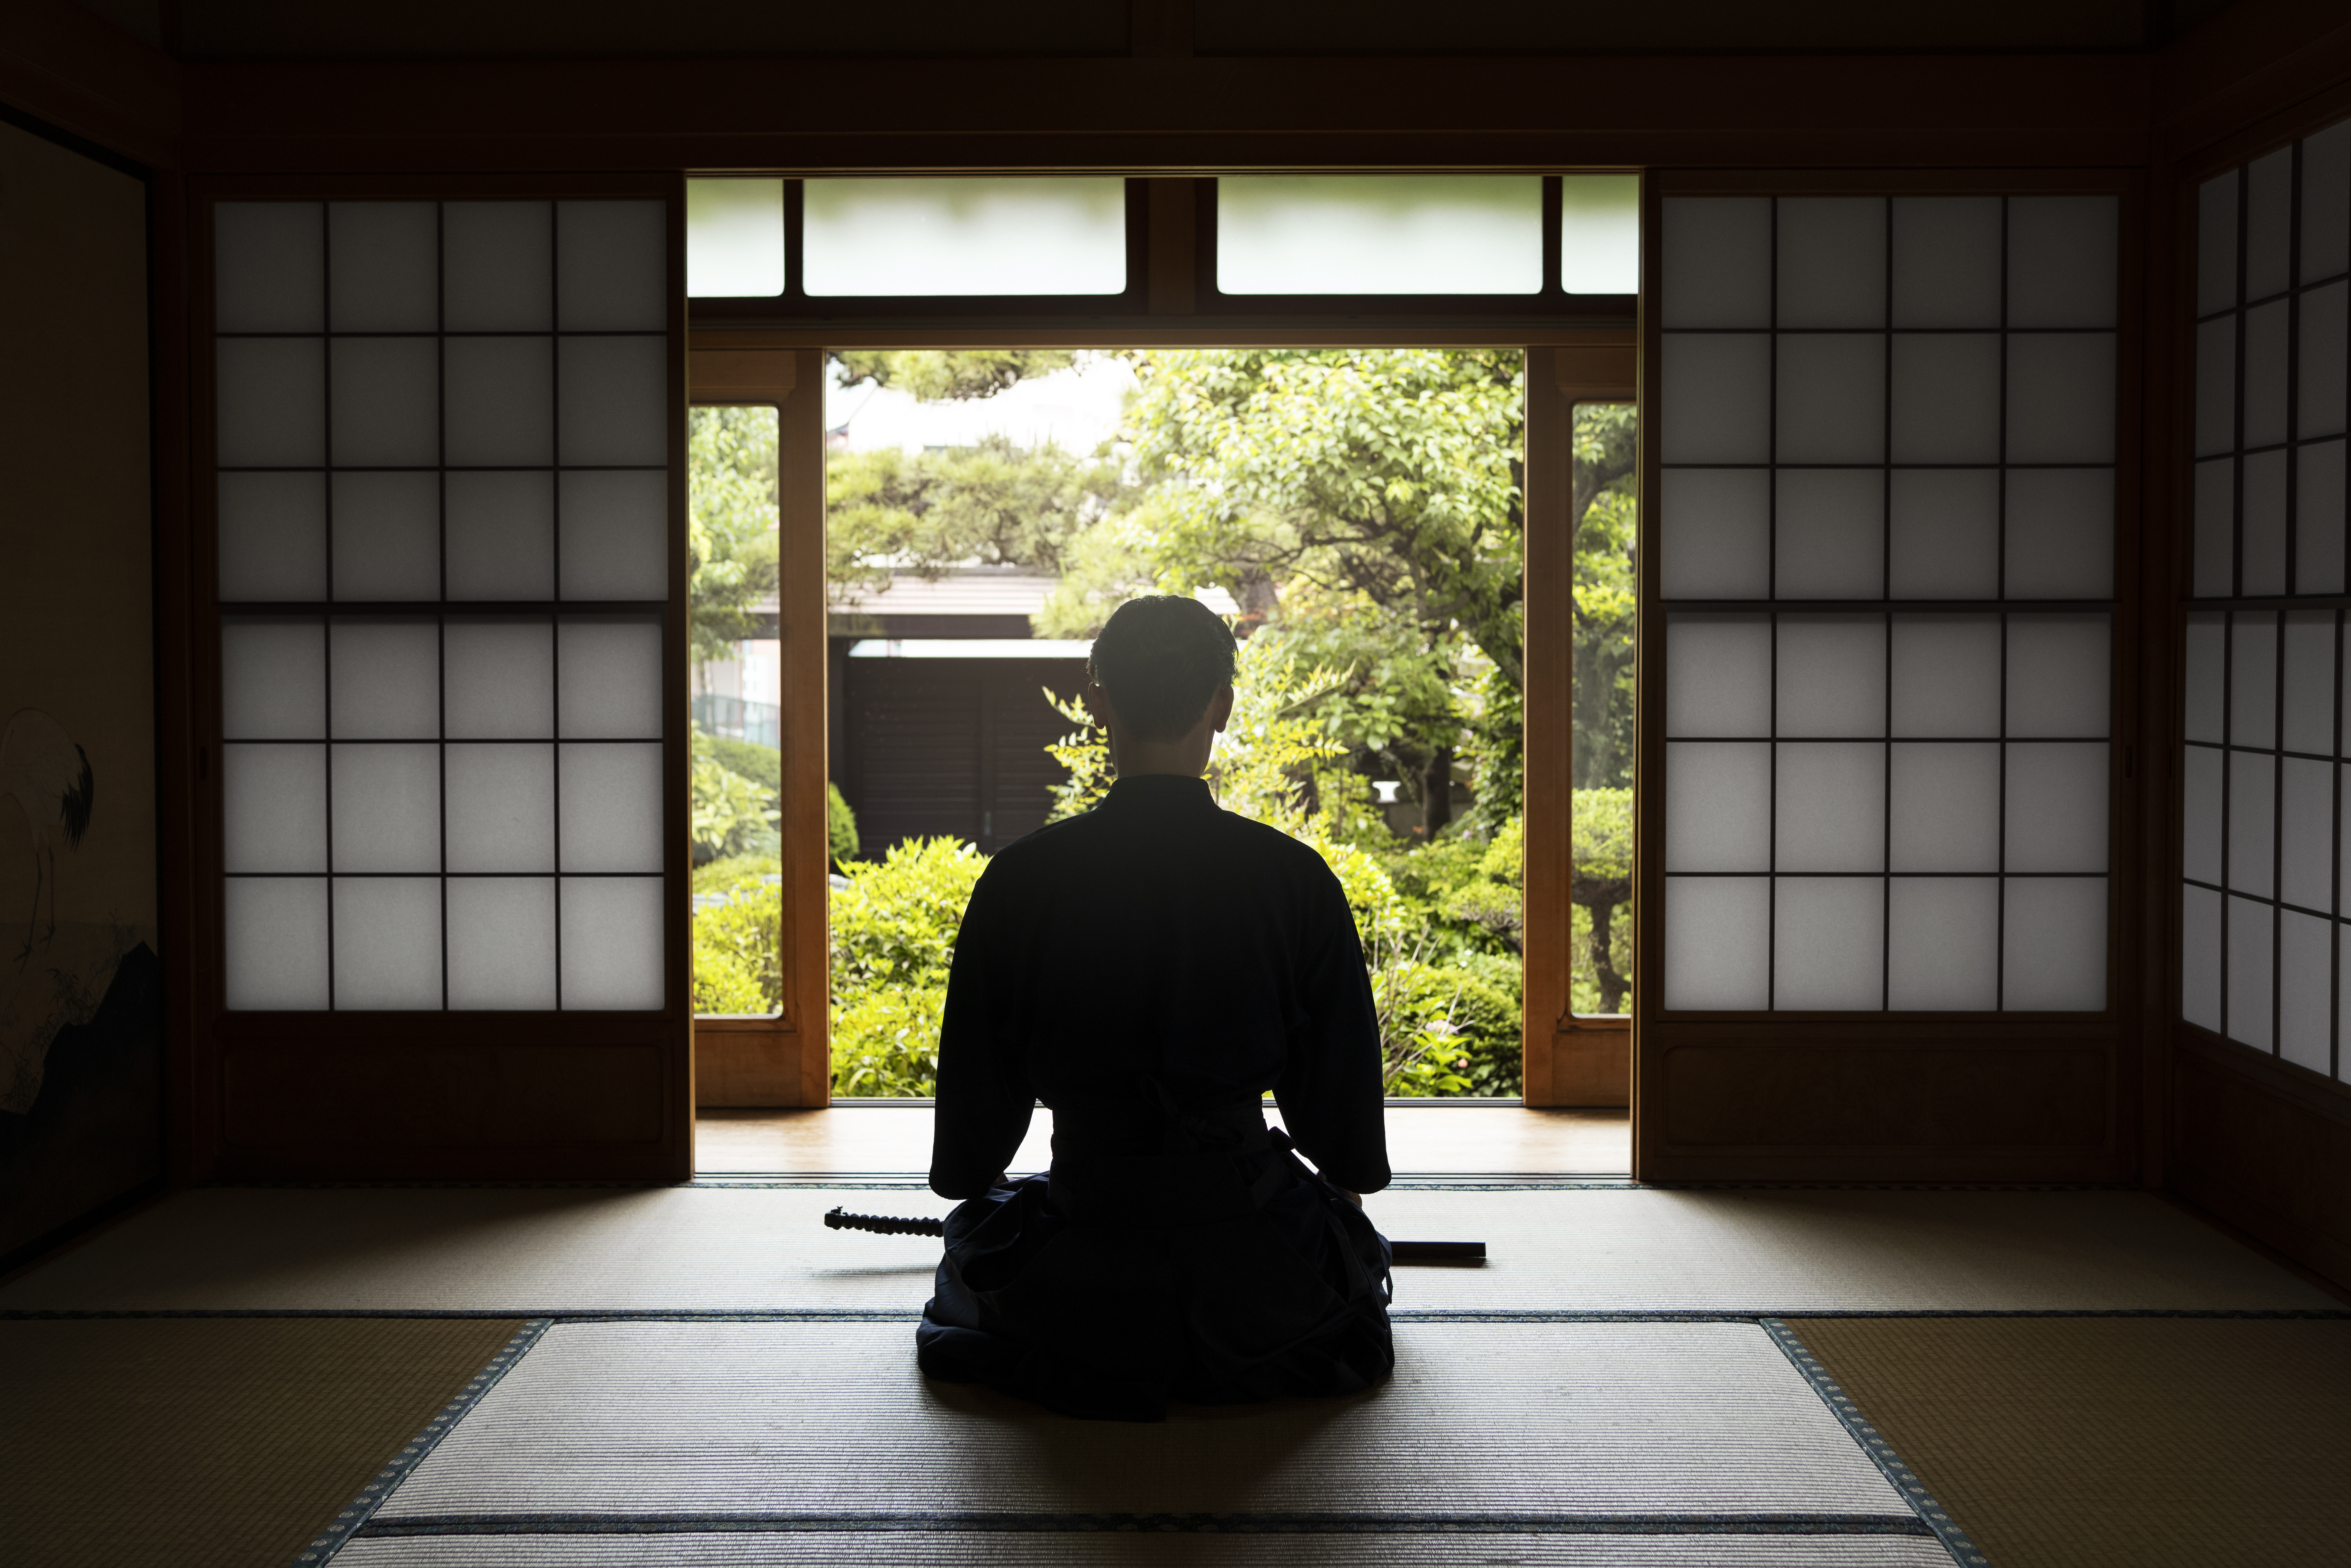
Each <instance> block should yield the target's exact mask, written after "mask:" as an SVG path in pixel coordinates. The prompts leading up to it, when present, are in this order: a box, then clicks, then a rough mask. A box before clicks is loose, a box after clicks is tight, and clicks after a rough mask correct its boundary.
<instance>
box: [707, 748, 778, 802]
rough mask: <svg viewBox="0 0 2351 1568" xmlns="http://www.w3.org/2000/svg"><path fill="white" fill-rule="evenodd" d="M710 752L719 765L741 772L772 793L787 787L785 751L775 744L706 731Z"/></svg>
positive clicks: (731, 770)
mask: <svg viewBox="0 0 2351 1568" xmlns="http://www.w3.org/2000/svg"><path fill="white" fill-rule="evenodd" d="M702 738H703V739H704V740H705V742H706V743H707V744H708V748H709V752H710V755H711V756H712V757H714V758H716V759H717V761H718V766H719V767H721V768H725V769H726V771H727V772H729V773H739V774H741V775H742V776H743V777H744V778H746V779H749V780H751V782H752V783H754V784H757V785H758V787H759V788H760V789H765V790H767V791H768V793H769V794H771V795H774V794H780V793H781V792H782V790H783V788H784V754H783V753H782V752H780V751H778V750H777V749H776V748H775V747H772V746H761V745H758V743H757V742H754V741H748V740H732V739H729V738H728V737H726V736H723V735H705V736H704V737H702Z"/></svg>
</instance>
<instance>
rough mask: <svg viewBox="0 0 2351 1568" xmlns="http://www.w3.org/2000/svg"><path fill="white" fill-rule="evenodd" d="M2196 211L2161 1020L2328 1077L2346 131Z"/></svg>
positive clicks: (2332, 1055)
mask: <svg viewBox="0 0 2351 1568" xmlns="http://www.w3.org/2000/svg"><path fill="white" fill-rule="evenodd" d="M2198 213H2199V246H2198V253H2197V276H2196V314H2197V325H2196V382H2197V418H2196V450H2197V454H2198V455H2199V462H2198V463H2197V465H2196V469H2195V475H2194V486H2193V496H2194V507H2195V516H2194V550H2193V557H2194V570H2193V574H2192V582H2191V592H2192V595H2193V598H2194V599H2195V600H2200V601H2206V603H2205V606H2204V607H2203V608H2191V610H2190V611H2189V615H2188V617H2187V622H2188V624H2187V632H2188V635H2187V667H2186V670H2185V675H2186V711H2185V713H2184V715H2183V718H2184V726H2183V734H2184V737H2185V745H2186V750H2185V755H2184V756H2183V758H2181V765H2182V766H2181V772H2182V778H2183V780H2184V783H2185V801H2184V811H2183V817H2184V821H2183V823H2182V830H2181V846H2180V847H2181V862H2180V870H2181V875H2182V877H2183V879H2184V881H2185V883H2186V885H2185V886H2183V887H2182V888H2181V890H2180V899H2181V906H2182V919H2181V928H2180V938H2179V939H2180V967H2181V982H2180V1013H2181V1016H2182V1017H2183V1018H2185V1019H2188V1021H2189V1022H2190V1023H2194V1024H2197V1025H2199V1026H2200V1027H2202V1028H2205V1029H2209V1030H2213V1031H2215V1032H2216V1033H2221V1034H2225V1035H2227V1036H2228V1037H2229V1038H2231V1039H2232V1040H2237V1041H2239V1042H2241V1043H2242V1044H2245V1045H2250V1046H2252V1047H2255V1048H2256V1049H2258V1050H2262V1051H2274V1052H2276V1053H2277V1054H2278V1055H2280V1056H2281V1057H2282V1058H2283V1059H2284V1060H2285V1061H2290V1062H2292V1063H2294V1065H2296V1066H2298V1067H2304V1068H2307V1069H2308V1070H2310V1071H2314V1072H2317V1073H2321V1074H2325V1075H2327V1076H2331V1077H2337V1078H2339V1077H2341V1076H2342V1071H2343V1061H2342V1051H2341V1050H2340V1047H2339V1043H2338V1041H2339V1038H2340V1035H2341V1012H2342V1008H2341V1001H2340V997H2341V992H2342V977H2341V974H2340V970H2341V963H2340V960H2339V955H2340V953H2341V952H2342V951H2343V948H2344V946H2345V940H2346V936H2351V932H2346V929H2345V926H2344V923H2343V920H2342V916H2343V915H2344V914H2345V913H2346V911H2345V909H2344V907H2343V875H2344V871H2345V869H2346V867H2345V863H2344V862H2345V858H2346V857H2345V847H2344V844H2343V838H2344V835H2343V831H2342V821H2343V804H2342V802H2343V790H2344V782H2345V780H2344V777H2343V774H2344V768H2343V767H2342V766H2341V764H2340V763H2339V761H2338V760H2337V759H2338V758H2340V756H2341V755H2342V751H2343V746H2344V729H2343V722H2342V721H2343V716H2344V706H2345V700H2346V695H2351V694H2346V688H2345V683H2344V681H2343V678H2342V674H2343V669H2344V662H2343V631H2344V629H2343V625H2342V622H2343V615H2344V612H2342V611H2341V610H2340V609H2338V608H2336V606H2335V603H2334V602H2329V601H2330V600H2332V599H2334V597H2335V596H2338V595H2340V594H2342V593H2343V592H2344V591H2345V587H2346V580H2345V560H2346V517H2345V514H2344V490H2345V486H2344V430H2345V423H2346V407H2351V343H2347V342H2346V333H2351V320H2346V317H2351V308H2346V298H2351V281H2346V277H2345V273H2346V268H2351V123H2346V124H2342V125H2337V126H2335V127H2334V128H2332V129H2331V130H2328V131H2323V132H2321V133H2320V134H2318V135H2316V136H2313V137H2310V138H2307V139H2305V140H2304V141H2301V142H2299V143H2297V144H2296V145H2294V146H2292V147H2287V148H2282V149H2280V150H2278V151H2277V152H2272V153H2269V154H2266V155H2264V156H2263V157H2262V158H2260V159H2258V160H2256V161H2254V162H2252V163H2250V164H2248V165H2246V166H2245V167H2243V168H2241V169H2236V170H2231V171H2230V172H2227V173H2224V174H2222V175H2220V176H2219V177H2218V178H2215V179H2213V180H2210V181H2208V182H2207V183H2205V185H2204V187H2203V189H2202V190H2201V192H2200V193H2199V202H2198ZM2297 236H2298V237H2297ZM2310 598H2317V599H2318V600H2319V603H2320V606H2322V607H2317V608H2308V609H2294V608H2293V604H2294V601H2295V600H2297V599H2304V600H2307V599H2310ZM2246 600H2252V601H2256V602H2254V603H2251V604H2248V603H2245V602H2243V601H2246ZM2263 600H2268V601H2276V603H2275V604H2273V605H2264V604H2262V603H2260V602H2258V601H2263ZM2231 601H2234V602H2231Z"/></svg>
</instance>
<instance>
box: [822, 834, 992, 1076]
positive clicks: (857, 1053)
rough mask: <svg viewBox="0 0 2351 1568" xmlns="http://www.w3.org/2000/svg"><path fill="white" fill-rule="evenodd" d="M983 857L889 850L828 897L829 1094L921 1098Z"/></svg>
mask: <svg viewBox="0 0 2351 1568" xmlns="http://www.w3.org/2000/svg"><path fill="white" fill-rule="evenodd" d="M985 870H987V857H986V856H985V855H982V854H981V853H980V852H978V851H977V849H975V848H973V847H972V846H971V845H969V844H967V843H965V842H963V841H960V840H957V839H945V838H942V839H914V840H910V841H906V842H904V843H900V844H894V845H893V846H892V847H891V850H890V852H889V853H888V854H887V855H886V856H884V857H883V859H882V860H881V861H879V862H871V861H861V862H855V863H852V864H850V865H848V866H846V867H844V868H843V874H844V876H845V877H846V878H847V880H848V883H849V885H848V886H847V887H835V888H834V889H833V891H832V899H831V914H832V920H831V925H832V1092H834V1093H835V1094H843V1095H848V1094H862V1095H872V1094H883V1095H903V1094H929V1093H931V1092H933V1088H934V1086H935V1084H936V1083H937V1081H938V1061H939V1020H940V1018H941V1017H942V1015H943V1013H944V1011H945V1009H946V984H947V967H948V966H949V965H950V964H951V963H953V962H954V959H955V939H956V928H957V927H958V926H959V925H962V923H963V911H964V906H965V905H966V904H969V903H970V902H971V890H972V889H973V888H974V887H975V886H977V884H978V883H979V873H981V872H983V871H985Z"/></svg>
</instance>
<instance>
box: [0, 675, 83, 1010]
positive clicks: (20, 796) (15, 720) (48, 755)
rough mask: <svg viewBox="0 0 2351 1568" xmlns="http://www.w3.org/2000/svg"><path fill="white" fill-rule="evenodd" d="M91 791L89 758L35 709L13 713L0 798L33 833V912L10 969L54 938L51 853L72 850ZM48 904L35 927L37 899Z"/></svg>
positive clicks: (2, 749)
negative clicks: (60, 844)
mask: <svg viewBox="0 0 2351 1568" xmlns="http://www.w3.org/2000/svg"><path fill="white" fill-rule="evenodd" d="M94 794H95V788H94V785H93V783H92V780H91V778H90V771H89V753H88V752H86V751H84V750H83V749H82V748H81V747H80V746H79V745H78V744H77V743H76V742H75V741H74V739H73V737H70V736H68V734H66V732H65V727H63V726H62V725H60V724H58V723H57V720H56V719H53V718H51V717H50V716H48V715H47V714H45V713H43V712H42V711H41V710H40V709H38V708H31V707H27V708H18V709H17V710H16V713H15V714H13V715H11V716H10V717H9V719H8V727H7V729H6V731H5V733H0V795H6V796H7V797H8V798H9V799H11V800H15V801H16V804H17V806H18V808H19V809H21V810H23V811H24V813H25V824H26V826H27V827H28V828H30V829H31V830H32V831H33V912H32V915H31V916H30V917H29V918H28V919H27V920H26V924H25V945H24V946H23V947H21V948H19V949H18V950H17V953H16V967H18V968H19V969H22V968H23V967H25V961H26V959H27V958H30V957H31V956H33V952H34V949H35V948H36V947H37V946H47V944H48V942H49V939H50V938H51V937H53V936H56V935H57V840H58V839H59V838H60V837H62V838H63V839H64V840H65V841H66V847H67V848H68V849H78V848H79V847H80V845H81V836H82V834H83V833H84V832H85V831H88V829H89V808H90V801H91V799H92V797H93V795H94ZM44 893H47V894H48V900H49V918H48V924H47V926H43V925H42V924H41V895H42V894H44Z"/></svg>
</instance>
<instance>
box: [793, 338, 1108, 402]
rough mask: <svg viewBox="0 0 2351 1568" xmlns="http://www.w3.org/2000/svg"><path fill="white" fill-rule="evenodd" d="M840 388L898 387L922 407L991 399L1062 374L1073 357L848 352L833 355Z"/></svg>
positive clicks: (1058, 352)
mask: <svg viewBox="0 0 2351 1568" xmlns="http://www.w3.org/2000/svg"><path fill="white" fill-rule="evenodd" d="M832 359H833V362H834V363H836V364H838V365H839V366H840V367H841V385H842V386H844V387H853V386H861V385H863V384H864V383H866V382H872V384H873V385H875V386H877V387H897V388H899V389H900V390H902V391H904V392H912V393H914V396H915V397H917V398H919V399H921V400H922V401H923V402H945V401H946V400H949V399H954V400H956V401H958V402H961V401H967V400H969V399H972V398H983V397H994V396H995V395H996V394H997V393H998V392H1009V391H1011V390H1012V388H1014V387H1016V386H1018V385H1019V383H1020V382H1023V381H1024V380H1026V381H1033V380H1035V379H1036V378H1037V377H1039V376H1041V375H1045V374H1047V373H1049V372H1050V371H1059V370H1066V369H1068V368H1069V367H1070V366H1071V365H1072V364H1074V363H1076V362H1077V359H1078V356H1077V355H1076V354H1075V353H1073V352H1072V351H1071V350H1067V349H994V350H941V349H864V350H858V349H847V350H841V351H839V352H836V353H835V354H834V355H833V356H832Z"/></svg>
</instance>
